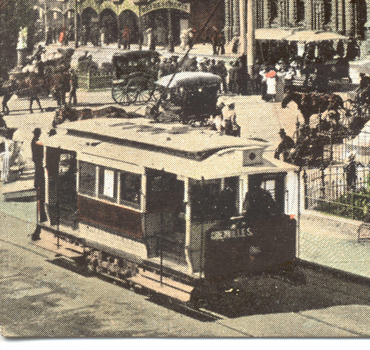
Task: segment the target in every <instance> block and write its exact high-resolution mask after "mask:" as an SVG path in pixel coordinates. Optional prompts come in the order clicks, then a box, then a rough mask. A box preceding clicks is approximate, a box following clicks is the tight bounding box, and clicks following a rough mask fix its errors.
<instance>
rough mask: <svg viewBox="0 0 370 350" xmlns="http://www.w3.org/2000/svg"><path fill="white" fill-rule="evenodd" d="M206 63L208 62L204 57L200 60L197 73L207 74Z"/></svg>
mask: <svg viewBox="0 0 370 350" xmlns="http://www.w3.org/2000/svg"><path fill="white" fill-rule="evenodd" d="M208 61H209V60H208V59H207V58H205V57H203V58H202V59H201V60H200V62H199V67H198V70H199V72H208V66H207V63H208Z"/></svg>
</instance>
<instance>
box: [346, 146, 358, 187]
mask: <svg viewBox="0 0 370 350" xmlns="http://www.w3.org/2000/svg"><path fill="white" fill-rule="evenodd" d="M356 155H357V154H356V152H355V151H353V152H351V153H350V154H349V156H348V158H347V160H346V165H345V167H344V172H345V174H346V182H347V189H348V190H351V191H355V190H356V182H357V163H356Z"/></svg>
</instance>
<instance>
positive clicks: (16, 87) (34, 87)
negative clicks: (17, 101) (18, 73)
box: [0, 78, 44, 115]
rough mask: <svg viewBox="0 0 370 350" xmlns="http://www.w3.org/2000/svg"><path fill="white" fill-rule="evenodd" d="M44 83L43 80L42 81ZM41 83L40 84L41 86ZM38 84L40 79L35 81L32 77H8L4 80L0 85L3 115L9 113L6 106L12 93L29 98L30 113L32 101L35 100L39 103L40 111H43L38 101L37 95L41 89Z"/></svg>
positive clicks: (31, 111)
mask: <svg viewBox="0 0 370 350" xmlns="http://www.w3.org/2000/svg"><path fill="white" fill-rule="evenodd" d="M42 84H43V85H44V82H42ZM43 85H42V86H43ZM42 86H40V81H38V82H37V83H35V80H34V78H27V79H22V80H19V79H10V80H8V81H6V82H4V83H3V84H2V85H1V87H0V96H3V102H2V106H3V113H4V114H5V115H8V114H10V110H9V107H8V102H9V100H10V99H11V97H12V96H13V95H14V94H17V95H20V96H25V97H29V99H30V113H33V110H32V106H33V101H36V102H37V104H38V105H39V108H40V110H41V112H43V111H44V110H43V108H42V106H41V103H40V99H39V97H38V96H39V95H40V93H41V91H42V90H43V89H42V88H41V87H42Z"/></svg>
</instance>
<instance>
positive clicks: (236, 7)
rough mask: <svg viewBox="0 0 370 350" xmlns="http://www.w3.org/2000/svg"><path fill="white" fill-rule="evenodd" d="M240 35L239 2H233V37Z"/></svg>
mask: <svg viewBox="0 0 370 350" xmlns="http://www.w3.org/2000/svg"><path fill="white" fill-rule="evenodd" d="M239 35H240V19H239V2H238V0H234V1H233V36H239Z"/></svg>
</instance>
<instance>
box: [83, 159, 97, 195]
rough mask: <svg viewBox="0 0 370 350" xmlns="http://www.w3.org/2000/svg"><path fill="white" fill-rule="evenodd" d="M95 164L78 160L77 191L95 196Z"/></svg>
mask: <svg viewBox="0 0 370 350" xmlns="http://www.w3.org/2000/svg"><path fill="white" fill-rule="evenodd" d="M95 184H96V165H94V164H91V163H87V162H82V161H80V166H79V192H80V193H82V194H87V195H89V196H93V197H94V196H95Z"/></svg>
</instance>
